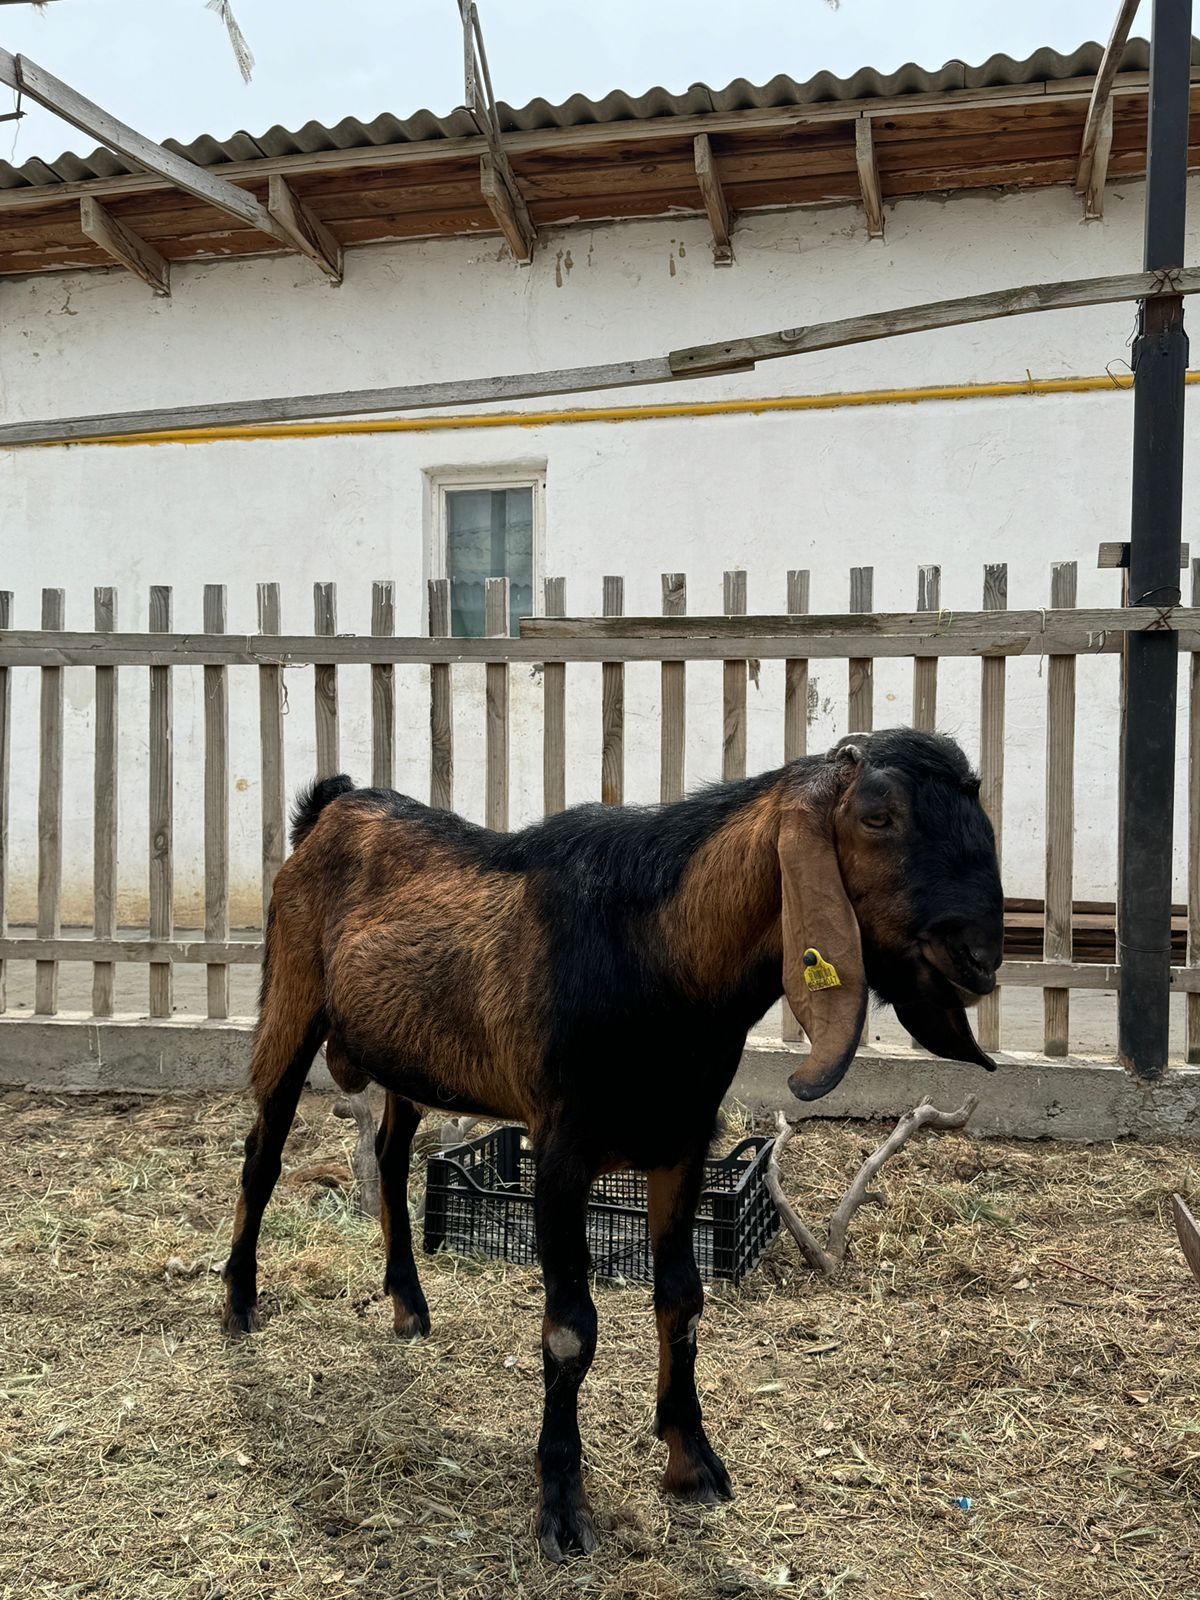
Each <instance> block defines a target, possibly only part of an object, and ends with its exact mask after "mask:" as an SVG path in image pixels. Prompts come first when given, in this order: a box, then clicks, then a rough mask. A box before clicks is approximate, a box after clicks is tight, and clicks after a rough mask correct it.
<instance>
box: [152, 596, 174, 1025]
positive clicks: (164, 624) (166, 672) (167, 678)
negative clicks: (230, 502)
mask: <svg viewBox="0 0 1200 1600" xmlns="http://www.w3.org/2000/svg"><path fill="white" fill-rule="evenodd" d="M150 631H151V632H152V633H155V632H162V633H169V632H170V631H171V590H170V588H169V587H167V586H165V585H162V584H152V585H151V586H150ZM172 713H173V706H172V693H171V669H170V667H151V668H150V728H149V748H150V788H149V825H150V859H149V864H148V866H149V885H150V937H151V938H152V939H170V938H171V937H172V933H173V929H174V893H175V856H174V828H175V807H174V792H173V787H174V729H173V725H172V723H173V716H172ZM150 1015H151V1016H152V1017H169V1016H170V1015H171V967H170V963H169V962H165V961H163V962H151V965H150Z"/></svg>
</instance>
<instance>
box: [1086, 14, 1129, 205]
mask: <svg viewBox="0 0 1200 1600" xmlns="http://www.w3.org/2000/svg"><path fill="white" fill-rule="evenodd" d="M1140 3H1141V0H1121V8H1120V10H1119V11H1118V12H1117V18H1116V21H1115V22H1114V23H1113V30H1112V32H1111V33H1110V34H1109V36H1108V43H1107V44H1106V45H1105V47H1104V54H1103V56H1102V57H1101V58H1100V67H1099V70H1098V71H1097V73H1096V78H1095V82H1094V83H1093V84H1092V93H1091V97H1090V98H1089V100H1088V108H1087V116H1086V117H1085V119H1084V124H1083V141H1082V143H1081V144H1080V146H1079V166H1078V168H1077V169H1076V173H1075V188H1076V190H1077V192H1078V193H1080V194H1082V193H1083V192H1084V191H1085V190H1086V189H1087V188H1088V186H1089V184H1090V183H1091V181H1092V166H1093V162H1094V161H1095V157H1096V151H1097V146H1098V145H1099V144H1100V141H1101V139H1102V138H1103V127H1104V120H1105V117H1106V116H1107V118H1108V125H1109V140H1110V143H1111V138H1112V133H1111V130H1112V90H1113V80H1114V78H1115V77H1116V75H1117V68H1118V67H1119V66H1120V65H1121V57H1122V55H1123V54H1124V53H1125V42H1126V40H1127V39H1128V38H1129V30H1130V28H1132V27H1133V19H1134V17H1135V16H1136V15H1137V9H1138V6H1139V4H1140ZM1103 182H1104V179H1103V177H1101V179H1100V183H1101V186H1103Z"/></svg>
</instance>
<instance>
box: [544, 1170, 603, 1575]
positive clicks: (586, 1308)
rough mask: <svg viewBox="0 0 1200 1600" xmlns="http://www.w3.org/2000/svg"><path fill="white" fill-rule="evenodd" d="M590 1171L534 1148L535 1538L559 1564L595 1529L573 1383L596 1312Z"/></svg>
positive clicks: (585, 1359) (588, 1355) (588, 1545)
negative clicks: (537, 1269)
mask: <svg viewBox="0 0 1200 1600" xmlns="http://www.w3.org/2000/svg"><path fill="white" fill-rule="evenodd" d="M589 1183H590V1174H589V1173H587V1172H586V1171H584V1170H583V1169H582V1168H581V1167H580V1166H579V1164H578V1162H577V1159H576V1158H574V1157H573V1156H572V1154H571V1152H570V1150H569V1149H558V1150H556V1149H555V1148H553V1147H552V1146H551V1147H549V1148H545V1147H544V1148H542V1149H541V1150H539V1151H538V1167H537V1177H536V1179H535V1182H534V1210H535V1214H536V1218H537V1232H538V1252H539V1254H540V1256H541V1259H542V1273H543V1276H544V1278H545V1283H546V1316H545V1320H544V1322H543V1323H542V1373H543V1377H544V1380H545V1403H544V1407H543V1411H542V1432H541V1436H540V1438H539V1439H538V1448H537V1465H538V1478H539V1481H540V1484H541V1506H540V1509H539V1511H538V1524H537V1535H538V1542H539V1543H540V1545H541V1547H542V1552H543V1554H545V1555H547V1556H549V1558H550V1559H551V1561H563V1560H565V1559H566V1557H567V1556H568V1555H569V1554H571V1552H572V1551H578V1552H580V1553H581V1554H583V1555H585V1556H586V1555H590V1554H591V1553H592V1551H593V1550H594V1549H595V1548H596V1531H595V1529H594V1528H593V1526H592V1518H591V1514H590V1512H589V1511H588V1504H587V1500H586V1498H585V1496H584V1493H583V1459H582V1458H583V1450H582V1444H581V1441H580V1438H579V1413H578V1401H579V1386H580V1384H582V1382H583V1380H584V1378H585V1377H586V1376H587V1373H588V1368H589V1367H590V1366H591V1364H592V1357H593V1356H594V1355H595V1353H596V1307H595V1305H594V1304H593V1302H592V1297H591V1294H590V1293H589V1291H588V1272H589V1270H590V1266H591V1262H590V1260H589V1257H588V1246H587V1198H588V1188H589Z"/></svg>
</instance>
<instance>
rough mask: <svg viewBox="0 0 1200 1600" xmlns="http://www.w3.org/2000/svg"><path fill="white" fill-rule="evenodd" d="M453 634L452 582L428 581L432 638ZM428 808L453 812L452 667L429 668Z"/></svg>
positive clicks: (438, 663)
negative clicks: (432, 807) (451, 614)
mask: <svg viewBox="0 0 1200 1600" xmlns="http://www.w3.org/2000/svg"><path fill="white" fill-rule="evenodd" d="M449 633H450V579H449V578H431V579H430V580H429V636H430V638H431V639H442V638H447V637H448V636H449ZM429 804H430V805H431V806H437V807H438V808H439V809H440V810H442V811H453V810H454V689H453V685H452V683H451V681H450V663H449V662H448V661H443V662H435V663H434V664H433V665H432V666H431V667H430V668H429Z"/></svg>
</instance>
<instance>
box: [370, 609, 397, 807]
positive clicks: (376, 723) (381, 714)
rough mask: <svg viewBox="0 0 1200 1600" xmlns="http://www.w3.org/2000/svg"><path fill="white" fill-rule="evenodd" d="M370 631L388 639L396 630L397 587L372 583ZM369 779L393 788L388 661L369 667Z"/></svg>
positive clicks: (392, 689) (392, 681) (392, 679)
mask: <svg viewBox="0 0 1200 1600" xmlns="http://www.w3.org/2000/svg"><path fill="white" fill-rule="evenodd" d="M371 632H372V633H373V634H374V635H375V636H376V638H385V639H390V638H392V637H393V635H394V634H395V632H396V588H395V585H394V584H392V583H373V584H372V585H371ZM371 782H372V784H373V785H374V786H375V788H376V789H394V788H395V787H396V669H395V667H394V666H393V665H392V663H391V662H390V661H379V662H375V663H373V664H372V667H371Z"/></svg>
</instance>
